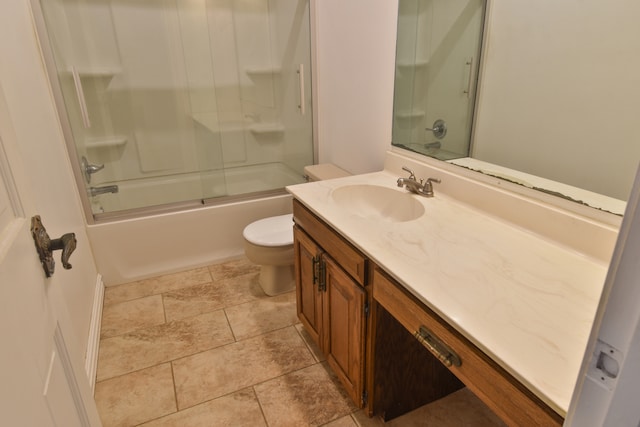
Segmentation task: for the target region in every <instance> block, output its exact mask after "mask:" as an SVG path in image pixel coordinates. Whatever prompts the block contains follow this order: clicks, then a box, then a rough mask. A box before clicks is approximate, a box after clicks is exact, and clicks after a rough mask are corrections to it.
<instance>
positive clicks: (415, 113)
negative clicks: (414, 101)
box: [396, 110, 425, 120]
mask: <svg viewBox="0 0 640 427" xmlns="http://www.w3.org/2000/svg"><path fill="white" fill-rule="evenodd" d="M424 114H425V113H424V111H422V110H407V111H398V112H396V118H398V119H405V120H408V119H419V118H421V117H424Z"/></svg>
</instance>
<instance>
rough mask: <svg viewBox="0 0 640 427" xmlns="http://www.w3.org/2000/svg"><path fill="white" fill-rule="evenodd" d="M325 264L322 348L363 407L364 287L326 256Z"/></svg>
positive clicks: (330, 363) (354, 397) (351, 394)
mask: <svg viewBox="0 0 640 427" xmlns="http://www.w3.org/2000/svg"><path fill="white" fill-rule="evenodd" d="M323 260H324V263H325V280H326V292H325V295H324V306H323V310H324V312H323V320H324V325H323V328H324V334H323V340H324V344H323V348H324V353H325V354H326V356H327V361H328V363H329V366H331V368H332V369H333V370H334V372H335V373H336V374H337V376H338V378H340V380H341V381H342V383H343V385H344V387H345V389H346V390H347V392H348V393H349V395H350V396H351V399H353V401H354V402H355V403H356V404H357V405H358V406H359V407H361V408H362V407H363V406H364V402H363V398H362V393H363V391H364V388H363V386H364V360H365V359H364V358H365V355H364V350H365V346H364V341H365V324H366V322H365V311H364V310H365V301H366V297H365V295H366V294H365V290H364V289H363V288H362V287H360V286H359V285H358V284H357V283H356V282H355V281H354V280H353V279H351V278H350V277H349V276H348V275H347V274H346V273H345V272H344V270H342V269H341V268H340V267H339V266H338V264H336V263H335V262H334V261H333V260H332V259H331V258H329V257H328V256H326V255H325V256H324V257H323Z"/></svg>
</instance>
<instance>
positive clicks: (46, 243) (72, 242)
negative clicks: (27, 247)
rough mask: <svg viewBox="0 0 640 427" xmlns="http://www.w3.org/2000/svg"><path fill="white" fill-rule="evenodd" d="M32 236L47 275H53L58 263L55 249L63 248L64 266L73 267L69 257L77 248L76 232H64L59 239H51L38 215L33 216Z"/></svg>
mask: <svg viewBox="0 0 640 427" xmlns="http://www.w3.org/2000/svg"><path fill="white" fill-rule="evenodd" d="M31 236H33V242H34V243H35V245H36V251H37V252H38V256H39V257H40V262H41V263H42V268H43V269H44V274H45V276H47V277H51V276H52V275H53V272H54V270H55V264H56V263H55V261H54V260H53V251H57V250H60V249H62V257H61V260H62V266H63V267H64V268H65V269H66V270H69V269H71V264H69V257H70V256H71V253H72V252H73V251H74V250H75V249H76V243H77V241H76V235H75V234H74V233H67V234H63V235H62V237H60V238H59V239H53V240H51V238H50V237H49V234H47V230H46V229H45V228H44V225H42V220H41V219H40V215H36V216H34V217H32V218H31Z"/></svg>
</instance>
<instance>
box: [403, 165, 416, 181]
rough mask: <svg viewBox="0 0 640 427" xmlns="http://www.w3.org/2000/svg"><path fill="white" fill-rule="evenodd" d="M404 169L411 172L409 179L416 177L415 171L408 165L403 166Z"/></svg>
mask: <svg viewBox="0 0 640 427" xmlns="http://www.w3.org/2000/svg"><path fill="white" fill-rule="evenodd" d="M402 170H403V171H406V172H409V179H416V175H415V174H414V173H413V171H412V170H411V169H409V168H408V167H406V166H403V167H402Z"/></svg>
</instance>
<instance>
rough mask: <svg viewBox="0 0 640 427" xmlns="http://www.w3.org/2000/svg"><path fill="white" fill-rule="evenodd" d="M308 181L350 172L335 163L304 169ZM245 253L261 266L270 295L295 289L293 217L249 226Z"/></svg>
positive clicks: (259, 222)
mask: <svg viewBox="0 0 640 427" xmlns="http://www.w3.org/2000/svg"><path fill="white" fill-rule="evenodd" d="M304 172H305V177H306V179H307V181H321V180H324V179H331V178H340V177H343V176H348V175H349V173H348V172H346V171H344V170H342V169H340V168H339V167H337V166H334V165H332V164H320V165H311V166H306V167H305V168H304ZM242 235H243V236H244V252H245V255H246V257H247V258H248V259H249V261H251V262H253V263H254V264H258V265H259V266H260V277H259V278H258V281H259V282H260V286H261V287H262V290H263V291H264V293H265V294H267V295H271V296H273V295H278V294H281V293H284V292H288V291H291V290H293V289H294V288H295V276H294V268H293V262H294V258H293V256H294V255H293V215H292V214H286V215H279V216H273V217H269V218H264V219H261V220H258V221H255V222H252V223H251V224H249V225H247V226H246V227H245V229H244V231H243V232H242Z"/></svg>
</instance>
